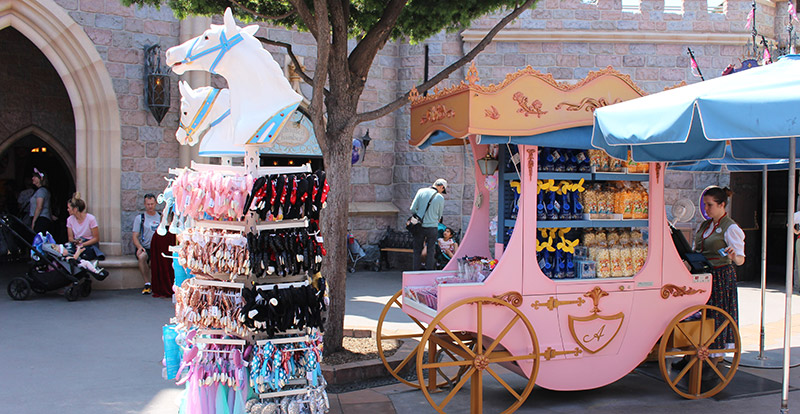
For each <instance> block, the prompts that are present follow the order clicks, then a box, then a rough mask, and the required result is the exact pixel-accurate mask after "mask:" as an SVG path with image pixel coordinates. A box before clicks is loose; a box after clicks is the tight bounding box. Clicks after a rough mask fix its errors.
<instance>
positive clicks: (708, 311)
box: [658, 305, 742, 400]
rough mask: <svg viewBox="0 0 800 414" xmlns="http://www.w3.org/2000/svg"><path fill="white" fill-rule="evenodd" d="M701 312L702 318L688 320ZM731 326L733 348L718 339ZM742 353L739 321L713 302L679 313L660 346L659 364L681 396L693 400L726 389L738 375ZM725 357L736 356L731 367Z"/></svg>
mask: <svg viewBox="0 0 800 414" xmlns="http://www.w3.org/2000/svg"><path fill="white" fill-rule="evenodd" d="M698 312H699V318H698V317H695V318H692V319H693V320H691V321H684V319H686V318H687V317H689V316H691V315H693V314H695V313H698ZM715 319H719V321H720V322H719V323H717V322H715ZM728 329H731V330H733V340H734V342H733V348H726V347H725V346H715V345H714V341H715V340H716V339H717V338H719V337H721V336H722V335H723V333H725V331H726V330H728ZM741 355H742V344H741V338H740V337H739V328H738V327H737V326H736V321H734V320H733V318H732V317H731V316H730V315H729V314H728V313H727V312H725V311H724V310H722V309H720V308H717V307H715V306H709V305H698V306H693V307H691V308H689V309H686V310H684V311H683V312H681V313H680V314H678V316H676V317H675V318H674V319H673V320H672V322H670V324H669V325H668V326H667V329H666V330H665V331H664V336H662V337H661V341H660V343H659V345H658V365H659V368H660V369H661V375H663V376H664V380H666V381H667V384H668V385H669V386H670V388H672V390H673V391H675V392H676V393H678V395H680V396H682V397H684V398H688V399H693V400H694V399H701V398H708V397H711V396H714V395H716V394H717V393H719V392H720V391H722V390H723V389H724V388H725V387H726V386H727V385H728V384H729V383H730V382H731V380H732V379H733V376H734V374H736V370H737V369H738V367H739V358H741ZM723 357H727V358H731V359H732V362H731V364H730V367H726V366H724V364H723V363H722V362H721V360H722V358H723Z"/></svg>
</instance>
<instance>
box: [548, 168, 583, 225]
mask: <svg viewBox="0 0 800 414" xmlns="http://www.w3.org/2000/svg"><path fill="white" fill-rule="evenodd" d="M583 183H584V179H583V178H581V179H580V180H579V181H578V182H570V181H560V182H559V183H558V185H556V182H555V180H539V181H538V182H537V189H538V194H537V197H536V199H537V205H536V216H537V218H538V219H539V220H580V219H582V218H583V214H584V206H583V200H582V199H583V197H582V195H581V193H583V192H584V191H585V188H584V186H583Z"/></svg>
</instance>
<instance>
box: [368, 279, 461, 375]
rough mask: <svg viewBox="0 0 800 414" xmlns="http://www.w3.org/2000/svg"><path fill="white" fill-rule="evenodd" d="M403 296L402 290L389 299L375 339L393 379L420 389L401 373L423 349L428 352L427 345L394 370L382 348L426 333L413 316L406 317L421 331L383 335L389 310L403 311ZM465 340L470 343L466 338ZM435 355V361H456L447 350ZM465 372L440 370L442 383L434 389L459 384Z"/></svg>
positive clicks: (379, 319)
mask: <svg viewBox="0 0 800 414" xmlns="http://www.w3.org/2000/svg"><path fill="white" fill-rule="evenodd" d="M402 295H403V290H402V289H401V290H399V291H397V293H395V294H394V296H392V298H391V299H389V302H387V303H386V306H384V307H383V312H381V316H380V317H379V318H378V329H377V331H376V333H375V337H376V339H377V342H378V355H379V356H380V358H381V362H383V366H384V367H386V370H388V371H389V373H390V374H391V375H392V376H393V377H395V378H396V379H397V380H398V381H400V382H402V383H403V384H406V385H408V386H409V387H414V388H419V384H417V383H416V382H411V381H408V380H407V379H405V378H403V377H402V376H401V375H400V371H401V370H402V369H403V368H404V367H405V366H406V365H408V363H409V362H411V361H414V360H415V358H416V356H417V352H418V351H419V350H420V349H422V352H423V353H425V352H426V350H427V344H426V343H424V342H420V344H418V345H417V347H416V348H414V350H413V351H411V352H409V354H408V355H407V356H406V357H405V358H404V359H403V361H401V362H400V363H399V364H398V365H397V366H396V367H394V368H392V366H391V365H389V362H388V361H387V360H386V356H385V355H384V353H383V347H382V346H381V343H382V341H385V340H404V341H410V340H416V339H419V338H420V337H422V334H423V333H424V332H425V329H426V328H427V326H425V324H424V323H422V322H420V321H419V319H417V318H415V317H413V316H409V315H406V316H408V318H409V319H411V320H412V321H413V322H414V323H415V324H416V325H417V326H418V328H419V329H418V330H417V331H416V332H412V333H406V334H400V335H387V334H384V333H383V330H384V329H383V322H384V321H385V320H386V315H387V314H388V313H389V309H391V308H392V307H395V308H399V309H402V302H401V301H400V298H401V297H402ZM464 340H465V341H468V340H467V339H466V338H465V339H464ZM434 355H435V359H436V360H437V361H440V362H441V361H444V360H448V359H449V360H455V358H456V357H455V356H454V355H453V354H452V353H451V352H450V351H448V350H446V349H439V350H438V351H437V352H436V353H435V354H434ZM465 371H466V368H459V369H458V370H457V371H456V372H449V371H448V370H440V371H439V376H440V377H441V381H439V382H437V384H436V386H435V387H434V388H439V387H444V386H448V385H452V384H454V383H456V382H458V381H459V380H460V379H461V374H463V373H464V372H465ZM425 386H426V387H429V386H430V385H429V384H427V383H426V384H425Z"/></svg>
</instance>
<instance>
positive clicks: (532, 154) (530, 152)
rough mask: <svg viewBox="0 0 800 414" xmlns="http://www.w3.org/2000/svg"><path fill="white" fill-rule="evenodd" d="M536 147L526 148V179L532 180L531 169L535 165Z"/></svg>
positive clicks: (532, 169)
mask: <svg viewBox="0 0 800 414" xmlns="http://www.w3.org/2000/svg"><path fill="white" fill-rule="evenodd" d="M535 163H536V149H534V148H528V181H533V171H534V170H535V168H534V167H536V164H535Z"/></svg>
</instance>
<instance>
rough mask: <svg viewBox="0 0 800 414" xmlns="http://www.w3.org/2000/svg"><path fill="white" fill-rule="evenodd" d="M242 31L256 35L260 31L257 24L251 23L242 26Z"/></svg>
mask: <svg viewBox="0 0 800 414" xmlns="http://www.w3.org/2000/svg"><path fill="white" fill-rule="evenodd" d="M242 32H244V33H247V34H249V35H250V36H255V35H256V33H258V26H257V25H255V24H251V25H250V26H245V27H243V28H242Z"/></svg>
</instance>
